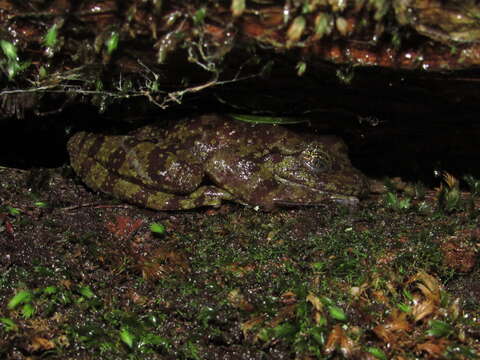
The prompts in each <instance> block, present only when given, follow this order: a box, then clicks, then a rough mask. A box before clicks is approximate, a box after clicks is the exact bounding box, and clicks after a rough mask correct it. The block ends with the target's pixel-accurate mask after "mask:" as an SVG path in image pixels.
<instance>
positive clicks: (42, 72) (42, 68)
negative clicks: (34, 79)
mask: <svg viewBox="0 0 480 360" xmlns="http://www.w3.org/2000/svg"><path fill="white" fill-rule="evenodd" d="M47 75H48V73H47V69H45V66H40V69H38V76H39V77H40V79H45V78H46V77H47Z"/></svg>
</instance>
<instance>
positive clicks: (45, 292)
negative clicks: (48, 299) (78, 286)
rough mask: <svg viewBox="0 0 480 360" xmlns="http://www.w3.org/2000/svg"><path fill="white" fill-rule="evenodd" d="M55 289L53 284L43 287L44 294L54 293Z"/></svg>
mask: <svg viewBox="0 0 480 360" xmlns="http://www.w3.org/2000/svg"><path fill="white" fill-rule="evenodd" d="M57 291H58V289H57V288H56V287H55V286H47V287H46V288H45V289H43V293H44V294H46V295H52V294H55V293H56V292H57Z"/></svg>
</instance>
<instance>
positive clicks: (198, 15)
mask: <svg viewBox="0 0 480 360" xmlns="http://www.w3.org/2000/svg"><path fill="white" fill-rule="evenodd" d="M205 15H207V8H206V7H201V8H200V9H198V10H197V11H196V12H195V15H194V16H193V22H194V23H195V25H200V24H202V23H203V20H204V19H205Z"/></svg>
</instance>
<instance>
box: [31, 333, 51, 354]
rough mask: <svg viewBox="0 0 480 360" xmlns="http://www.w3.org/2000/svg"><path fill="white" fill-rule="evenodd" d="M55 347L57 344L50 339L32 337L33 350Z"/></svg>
mask: <svg viewBox="0 0 480 360" xmlns="http://www.w3.org/2000/svg"><path fill="white" fill-rule="evenodd" d="M54 347H55V344H54V343H53V342H51V341H50V340H48V339H45V338H42V337H40V336H35V337H34V338H33V339H32V343H31V344H30V347H29V350H30V351H31V352H37V351H45V350H52V349H53V348H54Z"/></svg>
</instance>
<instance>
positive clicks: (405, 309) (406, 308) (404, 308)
mask: <svg viewBox="0 0 480 360" xmlns="http://www.w3.org/2000/svg"><path fill="white" fill-rule="evenodd" d="M397 307H398V308H399V309H400V310H401V311H403V312H404V313H410V312H411V311H412V308H411V307H410V306H408V305H407V304H403V303H399V304H397Z"/></svg>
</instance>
